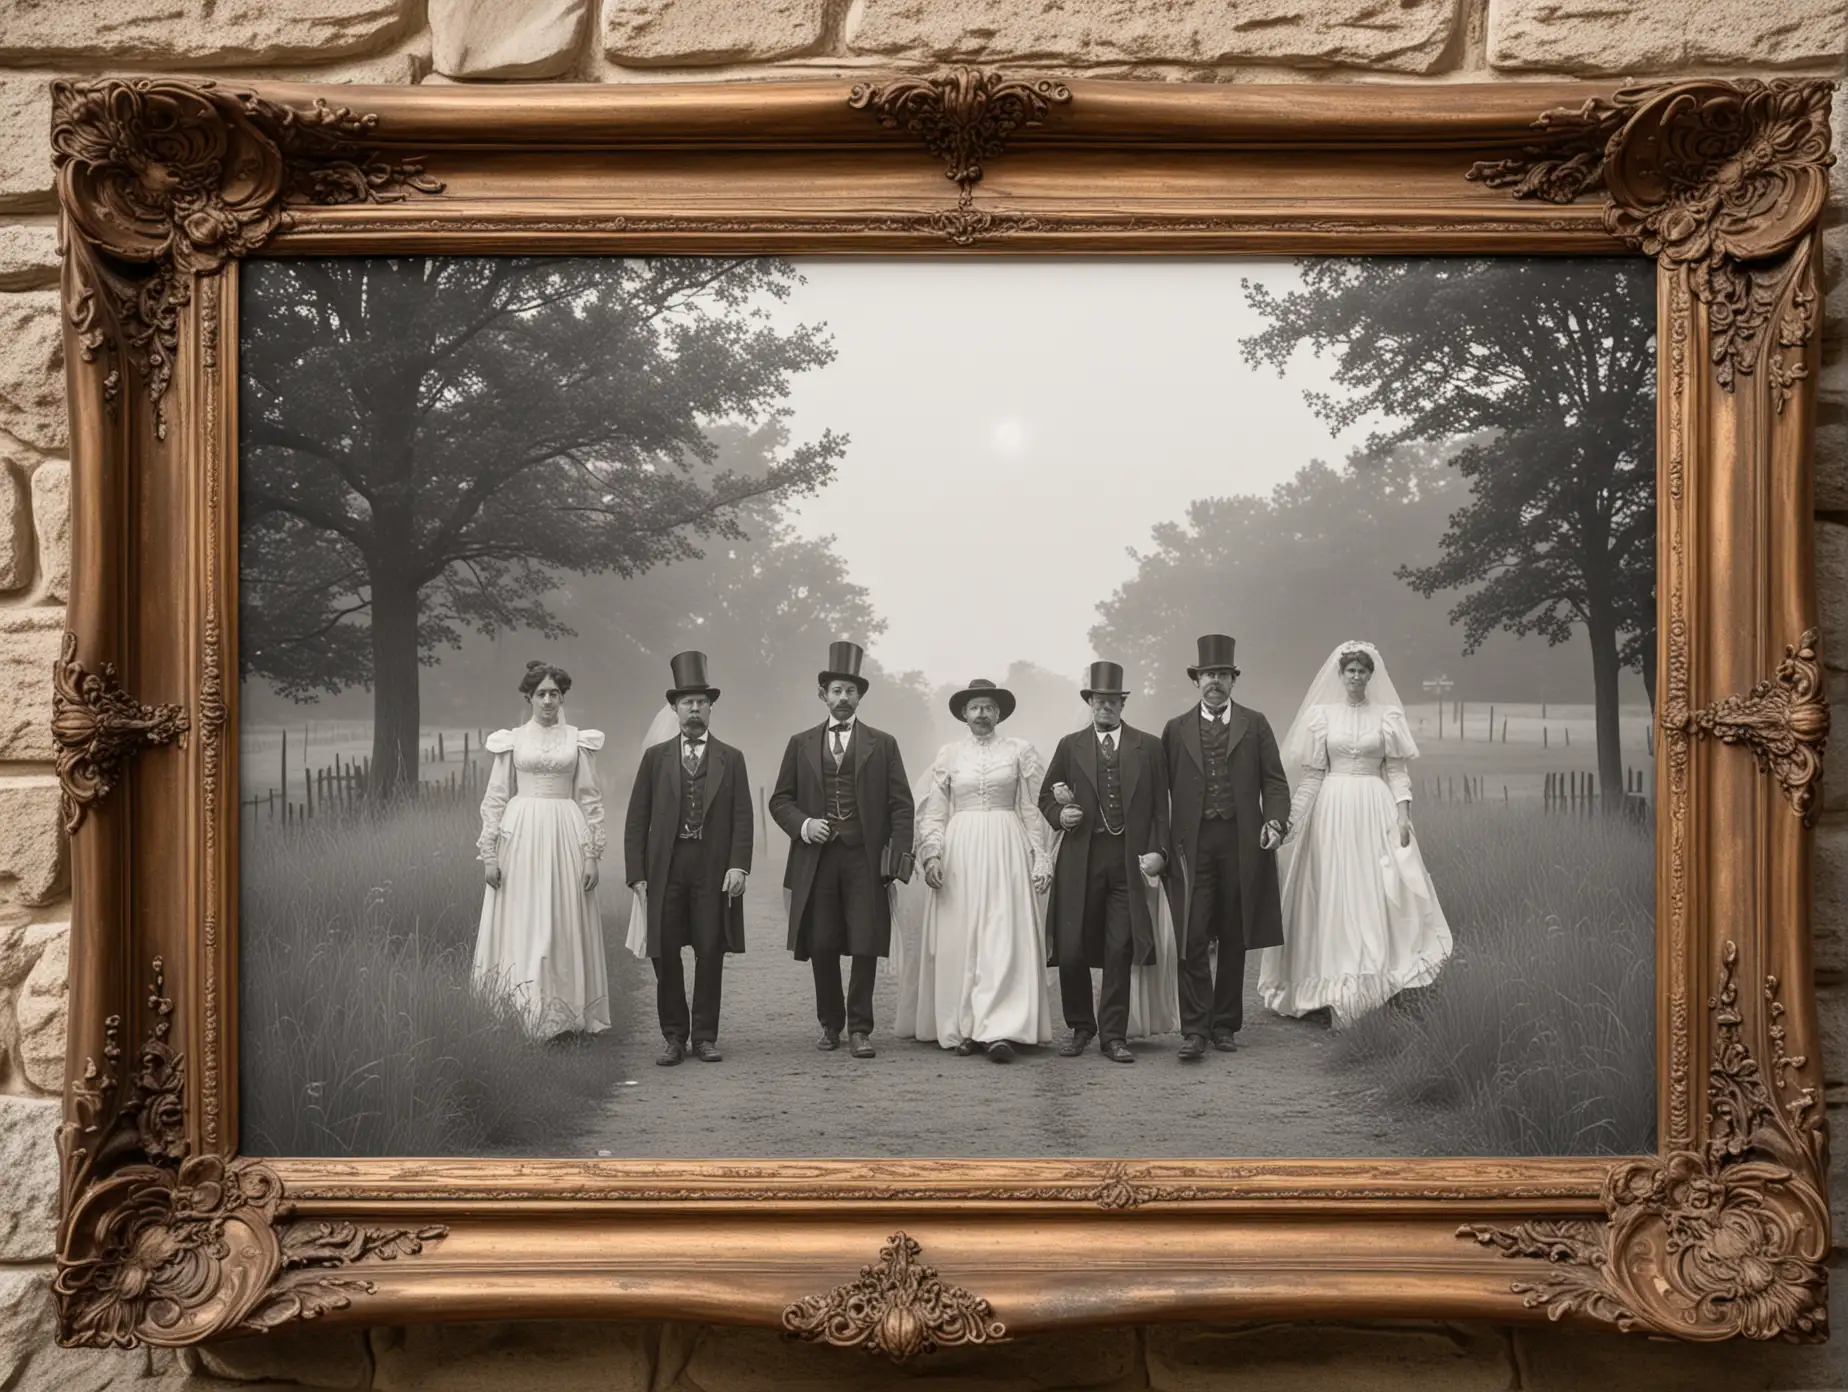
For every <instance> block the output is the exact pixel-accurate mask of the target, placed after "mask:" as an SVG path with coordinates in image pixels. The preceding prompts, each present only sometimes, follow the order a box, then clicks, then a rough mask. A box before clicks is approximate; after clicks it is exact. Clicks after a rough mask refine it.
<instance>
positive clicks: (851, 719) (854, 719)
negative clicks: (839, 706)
mask: <svg viewBox="0 0 1848 1392" xmlns="http://www.w3.org/2000/svg"><path fill="white" fill-rule="evenodd" d="M859 723H860V717H859V716H858V715H857V714H855V715H850V716H848V717H847V718H846V719H845V720H836V719H835V718H834V716H833V714H832V713H830V714H829V716H828V723H827V725H826V726H825V727H824V729H825V733H827V734H833V733H834V727H835V726H836V725H845V726H846V727H847V734H848V736H849V737H851V736H852V735H853V727H854V726H855V725H857V724H859Z"/></svg>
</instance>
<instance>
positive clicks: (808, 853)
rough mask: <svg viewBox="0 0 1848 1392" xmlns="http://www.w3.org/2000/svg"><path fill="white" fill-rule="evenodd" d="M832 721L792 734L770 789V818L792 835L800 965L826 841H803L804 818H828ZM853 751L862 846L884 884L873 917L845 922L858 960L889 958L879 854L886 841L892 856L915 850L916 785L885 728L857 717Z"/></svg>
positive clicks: (790, 870)
mask: <svg viewBox="0 0 1848 1392" xmlns="http://www.w3.org/2000/svg"><path fill="white" fill-rule="evenodd" d="M830 723H831V722H829V721H823V722H822V723H821V724H820V725H817V726H816V727H814V728H813V729H809V730H802V731H799V732H798V733H796V734H793V735H791V736H790V737H789V745H788V747H787V748H785V749H784V751H783V766H782V767H781V768H779V769H778V770H777V774H776V789H775V791H774V792H772V793H771V794H770V815H771V816H772V817H774V818H775V819H776V824H777V825H778V826H780V827H781V828H783V830H784V831H785V832H787V833H788V835H789V842H790V844H789V864H788V866H787V868H785V870H784V871H783V888H784V889H786V890H788V891H789V950H790V951H791V952H793V953H795V954H796V960H797V961H798V962H806V961H808V959H809V943H808V940H807V934H805V933H804V932H803V930H802V922H803V918H804V915H805V914H806V913H807V911H808V901H809V893H810V891H811V890H812V889H813V888H814V885H815V868H816V866H817V865H819V864H820V863H821V851H822V848H821V847H820V846H811V845H810V844H809V843H808V842H806V841H804V840H803V839H802V823H803V822H804V821H805V820H807V819H808V818H810V817H824V818H825V817H826V816H827V815H828V795H827V788H826V786H825V783H824V775H823V766H822V759H823V751H822V741H823V740H824V739H826V737H827V728H828V725H829V724H830ZM849 749H850V751H851V757H852V759H853V793H854V800H855V801H856V802H857V803H858V804H859V808H860V826H861V828H862V829H863V830H864V832H865V834H866V844H865V845H864V846H863V847H861V851H862V853H863V854H864V855H865V856H866V866H867V871H868V873H869V874H870V875H871V877H872V881H873V884H874V885H875V886H877V887H878V888H877V892H876V893H875V894H874V895H873V905H874V911H873V918H872V920H871V921H870V922H850V923H849V924H848V925H847V951H848V953H849V954H851V955H852V956H855V957H883V956H885V955H886V954H887V953H888V952H890V951H891V949H892V902H891V896H890V895H888V894H887V893H886V891H885V885H884V884H883V883H882V882H881V880H880V877H879V856H880V852H881V850H882V849H883V848H884V847H885V846H886V845H887V844H890V845H891V847H892V852H893V854H894V855H897V854H899V853H901V852H904V851H909V850H910V849H911V824H912V815H913V807H912V801H911V784H910V783H909V782H908V781H907V780H906V778H905V761H904V760H903V759H902V758H900V757H899V753H898V741H897V740H895V739H893V738H892V736H890V735H888V734H887V733H886V732H885V731H884V730H875V729H874V728H873V727H872V726H871V725H868V724H867V723H866V722H865V721H864V720H856V721H855V722H854V727H853V742H852V744H851V745H850V746H849Z"/></svg>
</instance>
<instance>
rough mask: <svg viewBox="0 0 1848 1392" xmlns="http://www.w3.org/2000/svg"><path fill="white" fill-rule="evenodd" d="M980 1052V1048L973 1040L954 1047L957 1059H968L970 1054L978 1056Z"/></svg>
mask: <svg viewBox="0 0 1848 1392" xmlns="http://www.w3.org/2000/svg"><path fill="white" fill-rule="evenodd" d="M981 1052H982V1046H981V1045H980V1044H977V1043H976V1042H975V1041H974V1040H973V1039H965V1040H963V1042H962V1043H960V1044H958V1045H957V1046H956V1057H958V1058H968V1057H969V1055H971V1054H979V1053H981Z"/></svg>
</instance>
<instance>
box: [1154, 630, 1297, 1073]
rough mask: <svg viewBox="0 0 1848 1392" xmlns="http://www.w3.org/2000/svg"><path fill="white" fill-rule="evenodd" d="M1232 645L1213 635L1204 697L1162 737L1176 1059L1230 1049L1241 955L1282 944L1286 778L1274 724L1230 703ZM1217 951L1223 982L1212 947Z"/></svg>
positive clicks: (1237, 1017)
mask: <svg viewBox="0 0 1848 1392" xmlns="http://www.w3.org/2000/svg"><path fill="white" fill-rule="evenodd" d="M1232 653H1233V640H1232V639H1231V638H1228V637H1227V636H1226V635H1225V634H1223V633H1209V634H1207V635H1206V636H1204V637H1203V638H1201V639H1200V641H1199V658H1198V661H1197V662H1196V664H1195V665H1194V666H1192V667H1189V668H1188V669H1187V675H1188V677H1189V678H1191V679H1192V681H1193V682H1194V684H1195V685H1196V686H1198V687H1199V688H1200V702H1199V704H1198V705H1196V706H1194V707H1192V708H1191V709H1189V710H1187V711H1186V712H1184V713H1183V714H1181V715H1177V716H1175V717H1174V719H1172V720H1170V721H1169V722H1168V724H1167V728H1165V729H1164V730H1163V731H1162V735H1161V743H1162V751H1163V753H1164V754H1165V755H1166V757H1167V762H1168V787H1169V791H1170V796H1171V801H1172V811H1171V814H1170V822H1171V826H1172V832H1173V838H1174V852H1175V859H1176V861H1177V864H1176V866H1175V867H1174V869H1175V871H1177V872H1178V873H1171V874H1169V876H1168V877H1167V879H1168V902H1169V905H1170V907H1171V908H1172V909H1173V911H1174V931H1175V935H1176V937H1177V938H1178V939H1179V943H1178V946H1179V949H1180V959H1181V1033H1182V1035H1183V1036H1184V1040H1183V1042H1182V1044H1181V1050H1180V1057H1181V1059H1182V1060H1184V1061H1186V1062H1190V1063H1191V1062H1198V1061H1199V1060H1200V1059H1202V1058H1204V1057H1206V1049H1207V1044H1208V1042H1209V1041H1210V1042H1211V1044H1212V1047H1213V1048H1215V1049H1218V1050H1220V1051H1222V1052H1225V1053H1230V1052H1232V1051H1233V1050H1235V1049H1236V1048H1237V1047H1238V1044H1237V1042H1236V1040H1235V1038H1234V1036H1235V1035H1236V1034H1237V1033H1238V1031H1239V1029H1240V1028H1241V1027H1242V1026H1243V1025H1244V1022H1245V954H1246V953H1247V952H1250V951H1252V950H1254V949H1256V948H1262V947H1279V946H1281V945H1282V943H1283V895H1282V890H1281V887H1280V885H1279V882H1278V878H1277V847H1278V846H1280V845H1282V844H1283V838H1284V833H1285V832H1287V831H1288V830H1289V817H1290V783H1289V779H1288V778H1286V777H1285V776H1284V772H1283V760H1282V758H1281V757H1280V756H1279V755H1278V753H1277V738H1276V736H1275V735H1273V734H1272V733H1271V727H1270V722H1269V721H1268V720H1266V719H1265V718H1264V717H1263V715H1261V714H1260V713H1259V712H1257V711H1254V710H1251V709H1249V708H1247V707H1245V706H1240V705H1235V704H1234V703H1233V700H1232V684H1233V682H1235V681H1237V680H1238V668H1237V666H1236V665H1234V663H1233V661H1232ZM1213 945H1217V948H1218V953H1219V970H1218V975H1217V978H1215V976H1214V972H1213V967H1212V964H1211V961H1210V959H1209V957H1208V948H1209V947H1210V946H1213Z"/></svg>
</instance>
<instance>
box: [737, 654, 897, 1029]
mask: <svg viewBox="0 0 1848 1392" xmlns="http://www.w3.org/2000/svg"><path fill="white" fill-rule="evenodd" d="M865 657H866V653H865V650H864V649H862V648H861V647H860V645H859V644H857V643H832V644H830V645H829V647H828V667H827V670H826V671H823V672H820V673H818V674H817V675H816V677H815V685H816V694H817V695H818V696H819V697H820V698H821V703H822V704H823V705H824V706H826V707H827V709H828V719H827V720H824V721H823V722H822V723H821V724H819V725H815V726H811V727H810V728H809V729H806V730H803V731H800V732H798V733H797V734H794V735H791V736H790V737H789V745H788V747H787V748H786V749H785V750H784V751H783V765H782V767H781V768H780V769H779V770H778V771H777V775H776V790H775V791H774V792H773V793H771V794H770V815H771V816H772V817H774V818H776V824H777V825H778V826H780V827H781V828H783V830H784V831H785V832H786V833H788V835H789V840H790V848H789V867H788V869H787V871H786V872H785V873H784V876H783V887H784V888H785V889H786V890H788V891H789V950H790V951H791V952H793V953H794V954H795V957H796V960H797V961H798V962H808V963H810V964H811V966H812V969H813V971H814V976H815V1015H816V1018H817V1019H819V1020H820V1021H821V1037H820V1038H819V1039H818V1040H817V1041H816V1045H815V1047H816V1048H818V1049H821V1050H824V1051H830V1050H833V1049H837V1048H839V1047H840V1042H841V1031H842V1030H843V1029H845V1030H846V1031H847V1038H848V1044H849V1047H850V1048H851V1050H852V1052H853V1056H854V1057H855V1058H872V1057H873V1054H874V1050H873V1044H872V1037H871V1036H872V1033H873V981H874V976H875V973H876V972H877V970H878V964H879V959H880V958H881V957H883V956H885V955H886V953H887V952H889V951H890V950H891V945H892V908H891V899H890V896H889V895H888V894H887V892H886V886H887V884H889V883H890V881H891V878H892V875H893V874H894V872H895V868H896V865H897V858H898V857H899V856H900V855H903V854H907V853H909V852H910V850H911V820H912V804H911V784H910V782H909V781H908V780H907V779H906V777H905V762H904V760H903V759H902V758H900V757H899V752H898V741H897V740H895V739H893V738H892V736H890V735H888V734H886V733H885V732H884V731H883V730H875V729H874V728H873V727H872V726H871V725H868V724H867V723H866V722H865V721H863V720H861V719H860V718H859V714H858V712H859V706H860V702H861V700H863V699H864V698H865V696H866V692H867V688H868V687H869V686H870V685H871V683H870V682H868V681H867V679H866V678H865V677H863V676H862V675H860V667H861V664H862V663H863V662H864V660H865ZM842 957H851V958H852V959H853V966H852V968H851V970H850V974H849V978H848V986H847V994H846V996H845V998H843V997H842V995H841V960H840V959H841V958H842Z"/></svg>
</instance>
